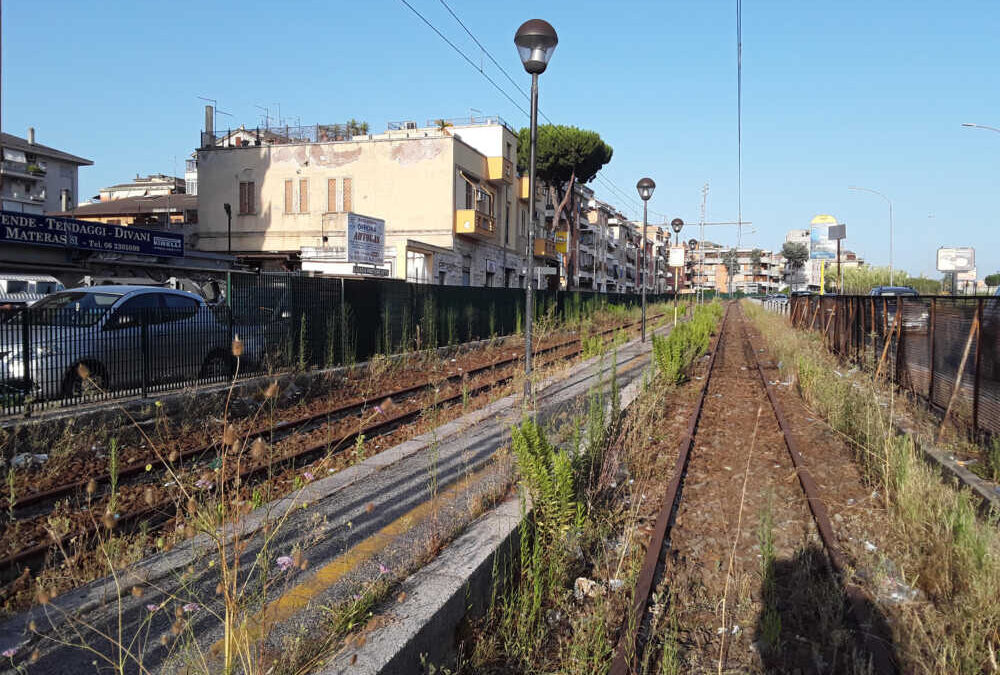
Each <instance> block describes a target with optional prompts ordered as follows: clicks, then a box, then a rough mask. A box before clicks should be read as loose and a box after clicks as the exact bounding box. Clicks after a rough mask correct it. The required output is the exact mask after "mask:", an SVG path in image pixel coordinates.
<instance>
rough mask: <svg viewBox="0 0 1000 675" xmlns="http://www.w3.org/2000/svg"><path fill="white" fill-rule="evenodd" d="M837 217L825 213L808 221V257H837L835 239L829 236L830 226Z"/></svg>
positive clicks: (822, 258) (824, 258)
mask: <svg viewBox="0 0 1000 675" xmlns="http://www.w3.org/2000/svg"><path fill="white" fill-rule="evenodd" d="M836 225H837V219H836V218H834V217H833V216H829V215H826V214H823V215H819V216H816V217H815V218H813V219H812V220H811V221H810V222H809V257H810V258H812V259H813V260H832V259H834V258H836V257H837V240H836V239H831V238H830V228H831V226H836Z"/></svg>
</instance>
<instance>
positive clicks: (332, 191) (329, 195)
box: [326, 178, 337, 213]
mask: <svg viewBox="0 0 1000 675" xmlns="http://www.w3.org/2000/svg"><path fill="white" fill-rule="evenodd" d="M336 210H337V179H336V178H328V179H327V181H326V211H327V213H333V212H334V211H336Z"/></svg>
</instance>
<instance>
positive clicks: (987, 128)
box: [962, 122, 1000, 134]
mask: <svg viewBox="0 0 1000 675" xmlns="http://www.w3.org/2000/svg"><path fill="white" fill-rule="evenodd" d="M962 126H963V127H969V128H972V129H986V130H987V131H995V132H997V133H998V134H1000V129H997V128H996V127H988V126H986V125H985V124H973V123H972V122H962Z"/></svg>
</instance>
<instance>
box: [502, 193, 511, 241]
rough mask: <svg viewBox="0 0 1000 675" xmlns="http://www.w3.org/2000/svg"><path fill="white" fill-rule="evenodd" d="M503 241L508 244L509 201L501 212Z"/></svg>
mask: <svg viewBox="0 0 1000 675" xmlns="http://www.w3.org/2000/svg"><path fill="white" fill-rule="evenodd" d="M503 243H504V244H510V202H507V208H506V210H504V213H503Z"/></svg>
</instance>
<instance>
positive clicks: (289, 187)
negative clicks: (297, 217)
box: [285, 179, 295, 213]
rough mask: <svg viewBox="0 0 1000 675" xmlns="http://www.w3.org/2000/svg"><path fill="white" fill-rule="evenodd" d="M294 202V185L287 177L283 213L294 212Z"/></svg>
mask: <svg viewBox="0 0 1000 675" xmlns="http://www.w3.org/2000/svg"><path fill="white" fill-rule="evenodd" d="M294 202H295V187H294V185H293V184H292V181H291V180H290V179H289V180H286V181H285V213H294V212H295V204H294Z"/></svg>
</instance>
